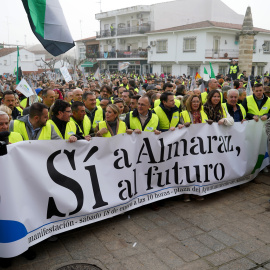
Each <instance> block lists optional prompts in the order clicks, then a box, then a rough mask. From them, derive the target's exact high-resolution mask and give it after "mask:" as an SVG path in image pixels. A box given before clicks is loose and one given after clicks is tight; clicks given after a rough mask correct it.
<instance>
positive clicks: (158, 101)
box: [154, 98, 181, 108]
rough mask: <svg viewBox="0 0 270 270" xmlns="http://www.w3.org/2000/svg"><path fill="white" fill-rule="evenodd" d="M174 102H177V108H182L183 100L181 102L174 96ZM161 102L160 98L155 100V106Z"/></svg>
mask: <svg viewBox="0 0 270 270" xmlns="http://www.w3.org/2000/svg"><path fill="white" fill-rule="evenodd" d="M174 103H175V106H176V107H177V108H180V105H181V102H180V100H179V99H177V98H174ZM159 104H160V99H156V100H155V102H154V108H156V107H158V106H159Z"/></svg>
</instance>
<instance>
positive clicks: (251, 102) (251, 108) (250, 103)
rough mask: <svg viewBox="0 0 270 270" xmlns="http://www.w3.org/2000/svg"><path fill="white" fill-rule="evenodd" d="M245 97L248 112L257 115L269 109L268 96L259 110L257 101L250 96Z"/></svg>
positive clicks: (265, 112) (269, 101) (269, 100)
mask: <svg viewBox="0 0 270 270" xmlns="http://www.w3.org/2000/svg"><path fill="white" fill-rule="evenodd" d="M246 99H247V107H248V111H247V112H248V113H251V114H254V115H258V116H262V115H264V114H267V113H268V111H269V109H270V98H267V101H266V103H265V104H264V105H263V106H262V108H261V110H260V111H259V108H258V106H257V103H256V101H255V99H254V97H253V95H252V96H248V97H246Z"/></svg>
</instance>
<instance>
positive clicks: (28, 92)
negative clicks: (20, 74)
mask: <svg viewBox="0 0 270 270" xmlns="http://www.w3.org/2000/svg"><path fill="white" fill-rule="evenodd" d="M16 89H17V90H18V91H20V92H21V93H22V94H23V95H25V96H26V97H30V96H33V95H34V92H33V90H32V88H31V87H30V85H29V84H28V83H27V81H26V80H25V79H24V78H23V79H22V80H21V81H20V83H19V84H18V85H17V87H16Z"/></svg>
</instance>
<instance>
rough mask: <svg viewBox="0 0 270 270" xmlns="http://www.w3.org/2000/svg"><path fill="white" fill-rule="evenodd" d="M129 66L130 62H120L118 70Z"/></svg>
mask: <svg viewBox="0 0 270 270" xmlns="http://www.w3.org/2000/svg"><path fill="white" fill-rule="evenodd" d="M129 66H130V63H129V62H119V63H118V70H119V71H121V70H124V69H127V68H128V67H129Z"/></svg>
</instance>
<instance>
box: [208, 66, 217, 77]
mask: <svg viewBox="0 0 270 270" xmlns="http://www.w3.org/2000/svg"><path fill="white" fill-rule="evenodd" d="M209 64H210V70H211V75H210V77H211V79H215V78H216V76H215V72H214V69H213V67H212V64H211V62H209Z"/></svg>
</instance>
